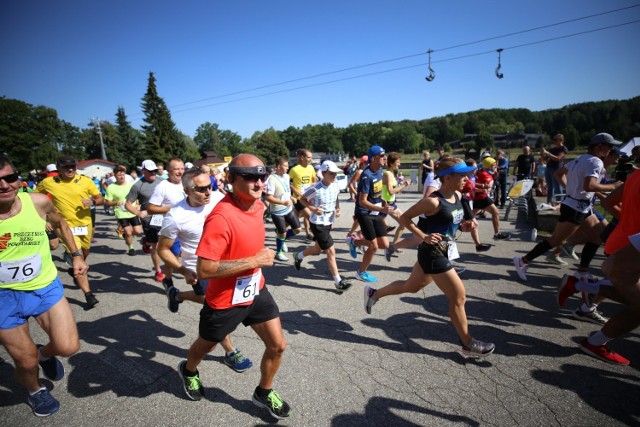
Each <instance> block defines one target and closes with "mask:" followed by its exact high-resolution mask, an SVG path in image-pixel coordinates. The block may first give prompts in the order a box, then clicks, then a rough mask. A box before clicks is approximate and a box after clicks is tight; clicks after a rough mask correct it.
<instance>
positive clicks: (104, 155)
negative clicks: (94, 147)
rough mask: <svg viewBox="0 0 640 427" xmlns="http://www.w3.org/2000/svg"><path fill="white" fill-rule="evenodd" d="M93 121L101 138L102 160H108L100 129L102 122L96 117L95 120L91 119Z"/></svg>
mask: <svg viewBox="0 0 640 427" xmlns="http://www.w3.org/2000/svg"><path fill="white" fill-rule="evenodd" d="M91 121H92V122H93V125H94V126H95V127H96V130H97V131H98V135H99V136H100V151H101V152H102V160H107V152H106V151H104V141H103V140H102V128H101V127H100V120H98V118H96V117H94V118H93V119H91Z"/></svg>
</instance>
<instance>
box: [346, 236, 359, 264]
mask: <svg viewBox="0 0 640 427" xmlns="http://www.w3.org/2000/svg"><path fill="white" fill-rule="evenodd" d="M347 243H348V244H349V254H351V258H353V259H356V258H358V247H357V246H356V244H355V239H354V238H353V237H347Z"/></svg>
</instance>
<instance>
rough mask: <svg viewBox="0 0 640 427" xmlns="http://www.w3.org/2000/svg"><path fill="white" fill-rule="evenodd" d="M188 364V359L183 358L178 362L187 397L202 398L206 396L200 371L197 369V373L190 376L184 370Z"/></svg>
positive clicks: (192, 398)
mask: <svg viewBox="0 0 640 427" xmlns="http://www.w3.org/2000/svg"><path fill="white" fill-rule="evenodd" d="M186 364H187V361H186V360H183V361H181V362H180V363H179V364H178V374H179V375H180V378H181V379H182V386H183V387H184V392H185V393H187V397H188V398H189V399H191V400H200V399H202V398H203V397H204V388H203V387H202V382H201V381H200V373H199V372H198V371H196V374H195V375H192V376H188V375H187V374H185V372H184V369H185V366H186Z"/></svg>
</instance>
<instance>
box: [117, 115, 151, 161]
mask: <svg viewBox="0 0 640 427" xmlns="http://www.w3.org/2000/svg"><path fill="white" fill-rule="evenodd" d="M116 132H117V135H116V138H115V141H114V145H115V146H116V150H117V151H118V153H119V157H118V159H117V160H114V161H115V162H117V163H120V164H122V165H125V166H127V167H129V168H131V167H135V166H136V165H139V164H141V163H142V161H143V160H144V158H145V157H144V155H145V152H144V146H143V143H142V138H141V136H140V131H138V130H136V129H134V128H133V127H132V126H131V123H129V120H127V114H126V113H125V111H124V108H123V107H118V112H117V113H116Z"/></svg>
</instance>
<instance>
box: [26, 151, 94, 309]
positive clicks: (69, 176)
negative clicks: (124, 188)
mask: <svg viewBox="0 0 640 427" xmlns="http://www.w3.org/2000/svg"><path fill="white" fill-rule="evenodd" d="M56 166H57V168H58V174H59V175H58V176H53V177H49V178H45V179H43V180H42V181H41V182H40V183H39V184H38V187H37V188H36V190H37V191H38V192H40V193H45V194H49V195H50V196H51V198H52V200H53V205H54V206H55V208H56V209H57V210H58V212H60V215H62V217H63V218H64V219H65V221H66V222H67V224H69V228H71V232H72V233H73V240H75V243H76V246H77V247H79V248H81V249H82V254H83V256H84V259H85V260H86V259H87V257H88V256H89V249H90V248H91V233H92V229H91V205H94V206H99V205H101V204H102V203H103V198H102V194H100V191H99V190H98V188H97V187H96V186H95V184H94V183H93V181H91V179H90V178H87V177H86V176H82V175H79V174H78V173H77V164H76V160H75V159H74V158H73V157H71V156H67V155H63V156H60V158H59V159H58V161H57V162H56ZM65 250H66V253H67V254H69V255H70V254H71V252H72V251H71V250H70V248H69V247H68V246H66V245H65ZM69 255H67V256H66V257H65V258H66V259H67V263H69V261H68V260H69V259H70V256H69ZM74 282H75V283H76V285H77V286H78V287H79V288H80V289H82V291H83V292H84V296H85V299H86V301H87V310H90V309H92V308H93V307H94V306H95V305H96V304H97V303H98V300H97V299H96V297H95V296H94V295H93V293H92V292H91V288H90V286H89V278H88V276H87V274H86V272H85V273H84V274H79V275H77V276H76V277H75V278H74Z"/></svg>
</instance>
